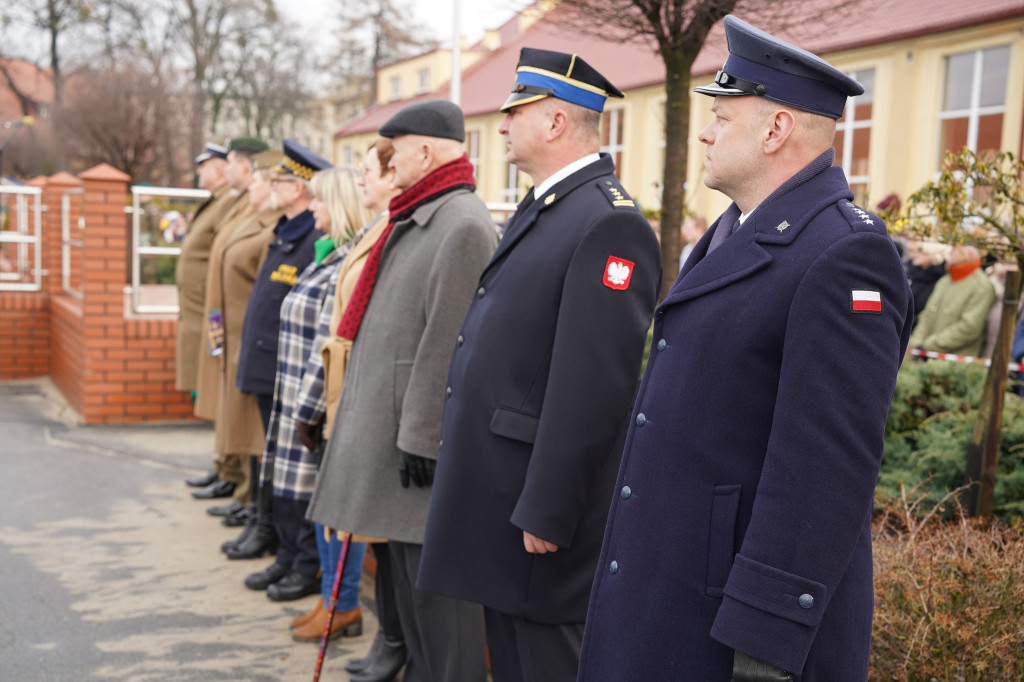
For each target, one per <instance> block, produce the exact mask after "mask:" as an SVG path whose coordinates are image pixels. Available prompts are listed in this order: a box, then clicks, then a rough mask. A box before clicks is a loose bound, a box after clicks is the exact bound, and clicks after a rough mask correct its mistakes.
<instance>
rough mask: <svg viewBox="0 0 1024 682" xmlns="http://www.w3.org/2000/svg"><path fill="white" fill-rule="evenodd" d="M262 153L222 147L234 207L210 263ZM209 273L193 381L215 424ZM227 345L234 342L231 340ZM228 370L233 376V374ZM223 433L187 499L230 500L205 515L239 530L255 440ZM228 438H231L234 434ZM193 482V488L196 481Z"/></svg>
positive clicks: (199, 404) (200, 412) (250, 146)
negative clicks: (249, 457)
mask: <svg viewBox="0 0 1024 682" xmlns="http://www.w3.org/2000/svg"><path fill="white" fill-rule="evenodd" d="M266 149H267V145H266V143H265V142H263V140H260V139H258V138H254V137H237V138H235V139H233V140H231V142H229V143H228V153H227V162H226V163H225V166H224V175H225V177H226V178H227V181H228V185H229V186H230V187H231V194H232V196H233V197H234V203H232V205H231V208H230V209H229V210H228V212H227V213H226V214H225V215H224V218H223V219H222V221H221V224H220V225H219V226H218V228H217V234H218V235H219V236H220V239H215V240H214V244H213V247H212V249H211V256H210V259H211V261H213V260H214V259H215V258H222V257H223V253H222V251H223V249H224V246H225V244H226V243H227V240H228V238H229V237H230V236H231V235H232V234H234V232H235V230H236V229H237V228H238V227H239V226H240V225H241V224H242V223H243V222H245V221H247V220H249V218H250V217H251V216H252V215H253V214H254V213H255V212H256V210H257V209H256V208H254V206H253V204H252V202H251V201H250V200H249V185H250V184H251V182H252V177H253V174H252V170H253V162H252V157H253V156H254V155H255V154H257V153H259V152H262V151H265V150H266ZM211 269H212V270H214V272H210V271H208V272H207V273H206V275H205V276H206V286H207V291H209V288H210V287H212V286H216V287H217V288H218V291H219V292H220V293H218V294H217V296H215V297H214V298H216V299H217V302H216V303H211V301H210V300H204V305H203V322H202V327H203V342H202V344H200V346H199V349H198V352H199V355H198V362H199V375H198V378H197V381H196V404H195V415H196V416H197V417H199V418H200V419H206V420H207V421H213V422H215V423H216V420H217V415H218V413H219V410H220V409H221V405H220V400H221V396H222V395H223V393H224V390H225V388H224V384H223V382H224V373H225V371H227V369H226V367H225V365H224V364H223V358H221V357H220V355H219V350H218V349H217V348H216V347H215V346H216V343H215V340H216V339H219V338H221V335H222V333H223V323H224V320H223V319H222V317H223V315H221V317H220V318H219V317H218V315H217V312H216V311H221V313H223V310H224V306H225V305H226V304H227V302H226V301H225V300H224V299H223V298H222V294H223V289H222V287H223V282H221V281H220V278H221V277H222V272H221V270H218V269H215V268H211ZM251 279H252V276H251V275H250V276H248V278H247V282H248V283H245V284H243V286H242V289H241V290H240V291H239V292H236V294H232V295H231V296H229V297H228V301H230V302H231V303H232V307H234V304H236V303H238V302H239V301H240V303H241V310H240V311H235V315H236V316H238V317H239V318H240V317H241V314H244V311H245V304H246V302H247V301H248V296H249V291H250V290H251V289H252V286H251ZM237 296H242V298H240V299H239V298H237ZM207 299H209V295H207ZM238 330H239V331H241V325H239V327H238ZM211 334H212V335H211ZM232 342H233V343H237V337H235V338H234V339H233V341H232ZM230 371H233V369H232V370H230ZM229 414H232V415H233V416H234V415H236V413H235V412H233V411H232V412H229ZM215 425H216V424H215ZM238 428H241V429H244V428H245V425H244V424H240V425H239V426H238ZM226 429H231V425H230V424H227V423H223V420H222V423H221V425H220V431H219V433H220V438H219V439H217V440H216V441H215V443H214V452H216V453H217V457H216V459H215V460H214V469H213V471H211V472H210V474H209V475H208V477H207V479H206V480H207V481H208V483H207V485H206V487H205V488H204V489H202V490H197V491H195V492H194V493H192V496H193V497H195V498H197V499H209V498H216V497H232V498H233V500H232V502H231V503H229V504H228V505H226V506H223V507H213V508H211V509H208V510H207V512H208V513H210V514H212V515H214V516H223V517H224V519H223V522H224V524H225V525H229V526H240V525H243V524H244V523H245V520H246V516H245V515H246V513H247V509H248V508H247V506H246V505H247V504H248V502H249V497H250V494H249V493H250V490H249V488H250V486H249V469H248V467H247V466H244V465H245V464H247V462H245V461H243V460H244V458H245V455H246V453H248V452H250V451H251V450H252V448H253V447H255V442H256V441H255V439H251V440H250V439H249V438H248V432H245V435H244V436H243V437H242V438H237V437H236V438H225V435H226V434H227V433H228V431H225V430H226ZM233 433H234V434H236V435H237V433H238V431H234V432H233ZM239 441H240V443H241V444H240V445H238V446H237V447H240V448H241V449H240V450H238V451H237V452H236V451H235V450H234V448H235V447H236V443H238V442H239ZM196 482H197V483H199V482H201V481H196Z"/></svg>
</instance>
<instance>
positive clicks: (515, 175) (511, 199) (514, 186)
mask: <svg viewBox="0 0 1024 682" xmlns="http://www.w3.org/2000/svg"><path fill="white" fill-rule="evenodd" d="M501 200H502V201H504V202H507V203H510V204H516V203H519V169H517V168H516V167H515V164H511V163H508V162H506V164H505V188H504V189H503V190H501Z"/></svg>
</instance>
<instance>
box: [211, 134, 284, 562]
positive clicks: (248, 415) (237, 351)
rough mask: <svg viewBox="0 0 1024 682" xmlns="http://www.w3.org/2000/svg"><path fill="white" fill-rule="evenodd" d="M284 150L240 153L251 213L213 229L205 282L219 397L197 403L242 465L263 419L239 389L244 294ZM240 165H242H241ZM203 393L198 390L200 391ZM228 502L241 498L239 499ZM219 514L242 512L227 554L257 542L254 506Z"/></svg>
mask: <svg viewBox="0 0 1024 682" xmlns="http://www.w3.org/2000/svg"><path fill="white" fill-rule="evenodd" d="M282 156H283V152H282V151H281V150H277V149H270V150H264V151H262V152H259V153H253V154H249V155H243V154H239V155H238V157H239V161H238V163H237V166H236V168H237V172H238V175H239V176H240V177H246V176H248V177H249V178H250V181H249V184H248V186H247V189H246V191H245V196H246V198H247V202H248V204H249V205H250V206H251V208H252V212H251V213H247V214H245V216H246V217H243V218H242V219H241V220H240V221H238V222H237V224H235V225H229V226H227V227H225V228H224V230H223V231H222V233H221V234H219V235H218V238H217V242H216V243H215V247H216V248H215V250H214V256H213V258H212V259H211V261H210V264H211V265H210V275H211V277H210V282H209V288H208V291H207V326H208V329H209V339H210V341H209V344H208V345H209V352H208V357H209V362H210V364H214V363H215V364H216V367H217V378H218V379H219V384H218V391H219V398H218V399H217V400H216V401H209V403H207V401H204V400H200V401H197V403H196V407H197V409H199V408H200V407H204V409H213V410H215V412H214V414H215V416H216V419H215V422H214V424H215V428H216V430H215V446H216V448H217V452H221V453H232V454H231V457H230V458H227V457H225V459H226V460H229V459H230V460H233V459H238V460H241V459H242V458H243V457H244V458H247V459H246V461H245V463H244V464H245V467H241V466H239V469H241V470H243V471H248V470H249V462H248V458H249V457H252V456H253V455H258V454H260V453H261V452H262V451H263V450H262V448H261V446H260V437H261V436H262V435H263V422H262V421H261V420H260V414H259V408H258V407H257V405H256V399H255V398H254V397H253V396H252V395H250V394H248V393H243V392H242V391H240V390H238V386H237V380H238V358H239V357H240V356H241V353H242V351H241V346H242V329H243V328H244V326H245V315H246V310H247V309H248V306H249V297H250V295H251V294H252V289H253V286H254V285H255V282H256V274H257V273H258V272H259V270H260V267H261V266H262V264H263V260H264V259H265V258H266V255H267V245H268V244H269V243H270V240H271V239H272V238H273V227H274V225H276V224H277V221H278V220H279V219H280V218H281V211H279V210H276V209H273V208H271V207H270V203H271V199H270V168H271V167H272V166H273V165H274V164H276V163H277V162H278V161H280V160H281V157H282ZM243 169H244V170H243ZM200 395H202V393H201V394H200ZM244 480H245V484H244V487H245V490H246V495H247V499H246V502H249V501H250V499H249V497H250V493H251V491H252V490H253V489H254V487H255V484H254V483H250V476H249V475H248V474H247V475H246V476H245V478H244ZM232 504H241V502H240V501H239V500H238V499H235V500H233V501H232ZM243 509H244V511H243V512H238V511H236V512H233V513H230V514H228V516H226V517H225V518H224V521H225V525H235V524H233V523H231V521H232V519H236V518H239V517H241V518H242V519H243V523H244V526H245V527H244V528H243V530H242V532H241V533H240V534H239V535H238V537H236V538H235V539H233V540H229V541H227V542H225V543H223V544H222V545H221V550H222V551H224V552H225V553H228V555H229V557H236V558H241V557H245V556H247V555H248V554H250V553H251V552H253V551H255V550H256V549H257V548H258V545H257V542H256V538H255V537H254V535H255V531H256V522H257V515H256V511H255V510H254V509H251V508H249V507H243Z"/></svg>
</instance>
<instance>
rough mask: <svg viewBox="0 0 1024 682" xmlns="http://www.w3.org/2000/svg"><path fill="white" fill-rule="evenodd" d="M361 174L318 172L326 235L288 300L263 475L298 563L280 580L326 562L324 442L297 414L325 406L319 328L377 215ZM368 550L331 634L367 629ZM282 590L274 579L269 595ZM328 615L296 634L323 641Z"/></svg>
mask: <svg viewBox="0 0 1024 682" xmlns="http://www.w3.org/2000/svg"><path fill="white" fill-rule="evenodd" d="M357 177H358V173H357V171H356V170H355V169H352V168H327V169H323V170H320V171H319V172H318V173H317V174H316V175H314V176H313V179H312V180H311V181H310V189H311V191H312V195H313V199H312V201H311V202H310V205H309V210H310V211H312V213H313V219H314V221H315V225H316V229H317V230H319V231H320V232H323V233H325V234H326V236H324V237H321V238H320V239H318V240H317V241H316V242H315V243H314V245H313V248H314V257H313V262H312V263H310V264H309V265H307V266H306V268H305V270H303V271H302V273H301V274H300V275H299V278H298V280H296V282H295V286H293V287H292V288H291V291H289V292H288V295H287V296H285V297H284V301H282V303H281V331H280V334H279V336H278V350H277V380H276V382H275V386H274V403H273V407H272V409H271V413H270V425H269V427H268V428H267V445H266V449H265V450H264V453H263V481H262V489H264V490H265V489H267V488H268V487H270V489H272V491H273V498H272V499H273V502H272V504H271V507H272V508H273V510H274V514H273V516H274V526H275V528H276V530H277V537H278V539H279V540H280V548H279V549H278V557H279V558H281V557H292V561H291V565H287V564H284V563H282V562H281V561H277V562H275V563H274V564H273V566H271V568H270V569H268V571H276V573H277V574H278V575H279V576H280V577H281V578H283V577H285V576H286V575H287V574H288V573H289V572H295V573H300V574H303V575H316V574H317V572H318V571H319V569H320V565H321V562H320V556H319V550H318V538H317V537H316V529H315V528H314V526H313V524H312V523H311V522H310V521H307V520H306V508H307V507H308V506H309V497H310V495H311V494H312V492H313V484H314V482H315V480H316V472H317V467H318V466H319V464H320V454H321V452H320V447H319V444H318V443H316V442H312V441H311V440H310V435H311V434H310V433H309V432H302V431H300V429H299V428H297V426H298V424H299V423H300V422H298V421H297V416H298V414H299V413H305V412H306V411H307V410H318V409H319V410H322V409H323V405H324V402H325V401H324V397H323V360H322V356H321V354H320V349H321V347H322V343H320V344H319V345H318V343H317V341H318V336H317V328H318V326H319V324H320V321H321V319H322V318H323V317H324V314H325V312H326V315H327V316H328V318H329V316H330V310H329V309H330V308H332V307H333V305H332V302H333V293H334V289H335V286H336V285H337V281H338V275H339V273H340V270H341V264H342V262H343V261H344V259H345V256H346V255H347V254H348V253H349V251H350V250H351V248H352V246H353V245H354V244H355V243H356V242H357V241H358V240H359V239H360V238H361V237H362V236H363V234H364V233H365V231H366V225H367V223H368V222H369V221H370V219H372V218H373V216H372V215H371V214H370V212H369V211H367V210H366V209H364V208H363V207H362V205H361V203H360V201H359V196H358V194H359V189H358V187H357V185H356V179H357ZM302 423H304V422H302ZM309 446H312V447H309ZM365 554H366V545H365V543H362V542H353V543H351V546H350V547H349V554H348V561H347V563H346V566H345V575H344V580H343V588H342V589H341V591H340V593H339V595H338V609H339V611H340V612H339V613H337V614H336V615H335V616H334V618H333V619H332V621H331V630H330V635H331V636H332V637H334V636H337V635H339V634H346V635H358V634H362V622H363V621H362V613H361V611H360V609H359V577H360V574H361V569H362V565H363V557H364V556H365ZM336 565H337V563H335V566H336ZM328 574H329V577H328ZM334 574H335V571H334V567H331V568H330V569H329V570H327V571H324V572H323V574H322V581H321V587H322V585H323V582H325V581H330V582H331V583H332V584H333V579H334ZM271 578H274V576H273V575H272V576H271ZM277 589H278V588H277V584H276V581H275V584H271V585H270V586H269V587H268V588H267V593H268V594H271V593H272V592H276V591H277ZM278 596H281V595H278ZM326 618H327V611H326V610H320V611H319V612H318V613H316V614H315V615H314V617H312V618H309V619H308V620H302V619H301V617H300V618H299V619H296V621H299V620H301V621H302V622H301V623H298V624H297V625H296V626H294V627H295V628H296V629H295V630H294V631H293V633H292V635H293V638H294V639H296V640H298V641H317V642H319V641H320V637H321V634H322V633H323V631H324V627H325V625H326V622H325V621H326Z"/></svg>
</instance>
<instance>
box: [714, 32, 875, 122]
mask: <svg viewBox="0 0 1024 682" xmlns="http://www.w3.org/2000/svg"><path fill="white" fill-rule="evenodd" d="M724 23H725V39H726V42H727V43H728V45H729V58H728V59H727V60H726V62H725V66H723V67H722V70H721V71H719V72H718V75H716V76H715V81H714V82H713V83H709V84H708V85H704V86H701V87H699V88H695V90H696V91H697V92H699V93H701V94H703V95H711V96H712V97H714V96H725V97H740V96H743V95H754V96H756V97H763V98H765V99H768V100H771V101H773V102H778V103H780V104H788V105H789V106H792V107H796V108H797V109H802V110H804V111H809V112H811V113H812V114H819V115H821V116H828V117H829V118H835V119H838V118H842V116H843V108H844V107H846V98H847V97H854V96H856V95H861V94H863V93H864V87H863V86H862V85H861V84H860V83H858V82H857V81H855V80H854V79H852V78H850V77H849V76H847V75H846V74H845V73H843V72H842V71H840V70H839V69H837V68H835V67H834V66H832V65H831V64H829V63H828V62H826V61H825V60H824V59H822V58H821V57H818V56H817V55H813V54H811V53H810V52H808V51H807V50H802V49H800V48H799V47H796V46H795V45H790V44H789V43H787V42H785V41H782V40H779V39H778V38H776V37H775V36H772V35H769V34H767V33H765V32H764V31H762V30H761V29H759V28H755V27H753V26H751V25H750V24H748V23H747V22H745V21H743V20H742V19H737V18H736V17H734V16H732V15H731V14H729V15H726V17H725V19H724Z"/></svg>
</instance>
